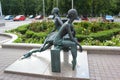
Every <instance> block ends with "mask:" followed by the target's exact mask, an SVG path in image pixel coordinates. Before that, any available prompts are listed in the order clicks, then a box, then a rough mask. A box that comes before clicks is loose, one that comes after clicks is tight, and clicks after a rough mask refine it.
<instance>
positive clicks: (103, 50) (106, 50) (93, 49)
mask: <svg viewBox="0 0 120 80" xmlns="http://www.w3.org/2000/svg"><path fill="white" fill-rule="evenodd" d="M0 35H4V36H7V37H10V38H12V39H11V40H10V41H8V42H6V43H4V44H2V47H3V48H20V49H33V48H40V46H41V45H42V44H32V43H12V42H13V41H14V40H16V39H17V36H16V35H14V34H10V33H3V34H0ZM82 48H83V50H85V51H87V52H88V53H95V54H98V53H100V54H110V53H111V54H120V47H117V46H82Z"/></svg>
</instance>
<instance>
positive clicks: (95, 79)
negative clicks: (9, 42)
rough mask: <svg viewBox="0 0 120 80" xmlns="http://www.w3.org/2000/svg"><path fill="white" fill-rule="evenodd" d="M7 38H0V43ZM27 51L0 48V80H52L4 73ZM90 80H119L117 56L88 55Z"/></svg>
mask: <svg viewBox="0 0 120 80" xmlns="http://www.w3.org/2000/svg"><path fill="white" fill-rule="evenodd" d="M6 39H8V38H6V37H1V36H0V41H2V40H6ZM28 51H29V49H13V48H0V80H53V79H47V78H41V77H38V76H27V75H21V74H11V73H4V69H6V68H7V67H8V66H9V65H11V64H12V63H13V62H14V61H16V60H17V59H18V58H20V57H21V56H22V55H23V54H25V53H26V52H28ZM88 63H89V72H90V80H120V55H119V54H95V53H92V54H88Z"/></svg>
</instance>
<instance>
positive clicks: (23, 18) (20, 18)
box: [13, 15, 26, 21]
mask: <svg viewBox="0 0 120 80" xmlns="http://www.w3.org/2000/svg"><path fill="white" fill-rule="evenodd" d="M25 19H26V17H25V16H24V15H18V16H16V17H15V18H14V19H13V21H24V20H25Z"/></svg>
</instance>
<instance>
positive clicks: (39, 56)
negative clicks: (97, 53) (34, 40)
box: [5, 50, 89, 80]
mask: <svg viewBox="0 0 120 80" xmlns="http://www.w3.org/2000/svg"><path fill="white" fill-rule="evenodd" d="M77 53H78V55H77V64H76V68H75V70H74V71H73V70H72V63H71V61H72V55H71V53H69V54H66V53H63V51H61V52H60V60H61V61H60V63H61V72H60V73H56V72H52V71H51V53H50V50H46V51H44V52H42V53H39V52H38V53H34V54H33V55H32V56H31V57H30V58H27V59H23V60H20V59H18V60H17V61H15V62H14V63H13V64H11V65H10V66H9V67H7V68H6V69H5V72H9V73H16V74H23V75H32V76H42V77H47V78H53V79H61V80H63V79H64V80H66V79H67V80H89V69H88V60H87V52H86V51H83V52H82V53H80V52H77ZM63 55H64V56H69V59H67V58H63ZM67 60H69V61H68V62H67ZM64 61H65V62H64ZM66 62H67V63H66Z"/></svg>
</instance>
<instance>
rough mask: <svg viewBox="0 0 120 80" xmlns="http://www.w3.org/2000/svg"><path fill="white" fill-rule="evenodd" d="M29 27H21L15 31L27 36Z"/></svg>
mask: <svg viewBox="0 0 120 80" xmlns="http://www.w3.org/2000/svg"><path fill="white" fill-rule="evenodd" d="M27 26H28V25H23V26H20V27H18V28H17V29H15V30H14V31H17V32H20V33H21V34H25V33H26V31H27Z"/></svg>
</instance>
